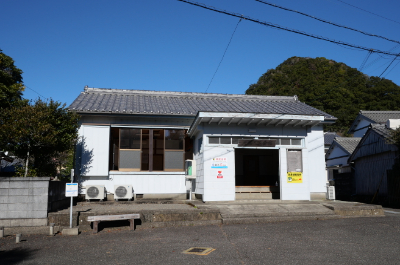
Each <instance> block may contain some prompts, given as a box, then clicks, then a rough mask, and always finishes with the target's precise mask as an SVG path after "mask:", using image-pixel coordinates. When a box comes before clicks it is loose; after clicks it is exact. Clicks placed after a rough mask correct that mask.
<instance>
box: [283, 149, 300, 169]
mask: <svg viewBox="0 0 400 265" xmlns="http://www.w3.org/2000/svg"><path fill="white" fill-rule="evenodd" d="M287 171H288V172H303V159H302V156H301V150H288V151H287Z"/></svg>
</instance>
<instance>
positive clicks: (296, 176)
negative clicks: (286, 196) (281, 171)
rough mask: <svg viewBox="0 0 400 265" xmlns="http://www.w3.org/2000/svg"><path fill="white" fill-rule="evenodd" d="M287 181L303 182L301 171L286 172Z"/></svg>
mask: <svg viewBox="0 0 400 265" xmlns="http://www.w3.org/2000/svg"><path fill="white" fill-rule="evenodd" d="M287 182H288V183H303V173H302V172H288V173H287Z"/></svg>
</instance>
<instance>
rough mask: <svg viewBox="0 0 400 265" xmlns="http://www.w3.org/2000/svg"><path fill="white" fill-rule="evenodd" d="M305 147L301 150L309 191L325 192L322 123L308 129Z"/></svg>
mask: <svg viewBox="0 0 400 265" xmlns="http://www.w3.org/2000/svg"><path fill="white" fill-rule="evenodd" d="M306 145H307V146H306V147H307V149H306V150H304V151H303V154H304V155H305V158H303V159H304V160H303V163H304V169H305V170H307V174H306V176H308V179H309V183H310V192H315V193H319V192H326V171H325V152H324V131H323V127H322V125H319V126H314V127H312V128H311V129H309V132H308V134H307V138H306Z"/></svg>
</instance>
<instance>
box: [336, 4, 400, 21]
mask: <svg viewBox="0 0 400 265" xmlns="http://www.w3.org/2000/svg"><path fill="white" fill-rule="evenodd" d="M337 1H339V2H341V3H343V4H345V5H349V6H351V7H354V8H357V9H360V10H362V11H364V12H367V13H370V14H372V15H374V16H378V17H380V18H383V19H386V20H390V21H392V22H394V23H397V24H400V22H398V21H396V20H393V19H390V18H387V17H384V16H381V15H378V14H375V13H372V12H370V11H368V10H365V9H362V8H360V7H358V6H355V5H352V4H349V3H346V2H345V1H342V0H337Z"/></svg>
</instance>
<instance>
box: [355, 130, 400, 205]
mask: <svg viewBox="0 0 400 265" xmlns="http://www.w3.org/2000/svg"><path fill="white" fill-rule="evenodd" d="M390 130H391V129H389V128H387V126H385V125H381V124H371V125H370V126H369V127H368V130H367V132H366V133H365V135H364V136H363V137H362V139H361V140H360V142H359V144H358V145H357V147H356V148H355V150H354V152H353V153H352V155H351V156H350V157H349V159H348V163H352V164H353V167H354V169H355V170H354V185H355V194H356V195H358V196H364V197H371V196H374V195H375V193H376V194H377V195H379V196H381V197H385V196H387V195H388V174H387V173H388V171H389V170H391V169H392V167H393V165H394V162H395V159H396V156H397V151H398V150H397V148H396V146H394V145H392V144H388V143H387V139H388V137H389V136H390Z"/></svg>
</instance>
